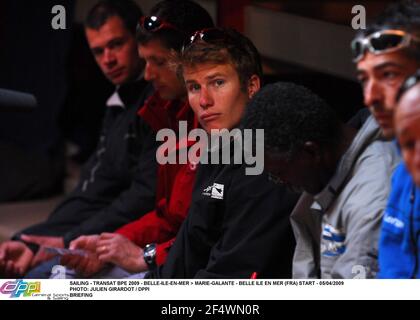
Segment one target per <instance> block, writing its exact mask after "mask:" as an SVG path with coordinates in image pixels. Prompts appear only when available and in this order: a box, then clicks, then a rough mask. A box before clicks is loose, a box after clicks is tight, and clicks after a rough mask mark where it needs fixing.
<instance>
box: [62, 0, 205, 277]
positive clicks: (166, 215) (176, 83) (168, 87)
mask: <svg viewBox="0 0 420 320" xmlns="http://www.w3.org/2000/svg"><path fill="white" fill-rule="evenodd" d="M151 14H152V16H150V17H144V18H142V19H141V22H140V24H139V27H138V28H137V40H138V49H139V54H140V56H141V57H142V58H143V59H145V61H146V68H145V79H146V80H148V81H151V82H152V83H153V85H154V86H155V90H156V93H155V95H158V96H159V97H163V98H165V99H167V104H166V105H165V106H161V107H160V106H159V104H155V105H152V104H150V103H149V104H147V105H146V106H145V107H143V108H142V110H141V111H140V115H141V116H142V117H143V118H145V119H146V120H147V121H148V122H149V123H150V124H151V126H152V128H153V129H154V130H155V131H158V130H160V129H164V128H174V129H178V123H179V121H182V120H184V121H187V123H188V131H189V130H191V129H193V128H195V127H197V125H198V123H197V121H196V118H195V116H194V112H193V111H192V109H191V108H190V106H189V104H188V101H187V92H186V89H185V83H184V82H183V80H182V79H181V78H179V77H178V76H177V72H176V71H177V70H176V66H175V65H174V63H175V61H173V55H174V53H179V51H181V48H182V45H183V44H184V42H185V41H186V38H187V37H188V36H189V35H190V34H191V33H193V31H195V30H197V29H202V28H210V27H212V26H213V22H212V19H211V17H210V15H209V14H208V12H207V11H206V10H204V9H203V8H202V7H201V6H199V5H198V4H196V3H195V2H192V1H185V0H183V1H182V5H180V2H179V1H161V2H159V3H157V4H156V5H155V6H154V7H153V8H152V9H151ZM178 105H181V106H182V107H181V108H179V109H178V111H177V113H176V117H174V115H173V113H174V112H173V111H176V110H177V109H176V108H175V107H176V106H178ZM166 110H168V111H166ZM168 119H169V120H170V121H169V123H167V122H168ZM178 138H179V140H178V145H177V148H176V150H169V152H172V153H180V152H184V151H185V150H183V149H182V143H181V142H180V139H184V138H185V139H186V138H187V137H178ZM194 142H195V141H192V142H190V141H188V142H187V147H189V146H191V144H193V143H194ZM163 147H164V145H162V148H159V150H158V154H157V157H158V158H159V156H160V155H161V154H160V153H161V152H163V153H164V152H165V148H163ZM168 156H169V155H168ZM196 168H197V166H196V165H195V164H193V163H186V164H182V163H177V164H170V163H166V164H160V166H159V172H158V182H157V199H158V201H157V204H156V207H155V209H154V210H152V211H150V212H149V213H147V214H145V215H144V216H142V217H141V218H140V219H139V220H137V221H135V222H132V223H130V224H127V225H125V226H123V227H122V228H120V229H118V230H117V231H116V232H115V233H113V234H112V233H104V234H101V235H92V236H82V237H80V238H78V239H76V240H74V241H73V242H72V243H71V244H70V248H74V249H85V250H87V251H88V252H89V253H91V254H90V255H89V256H88V257H80V256H72V255H67V256H64V257H63V259H62V260H61V263H62V264H64V265H65V266H66V267H68V268H69V269H74V270H75V271H76V274H74V272H72V271H67V277H78V276H84V277H87V276H93V277H96V278H122V277H126V276H129V275H130V274H132V273H140V272H143V271H147V270H148V269H149V268H153V267H155V266H156V265H161V264H162V263H163V262H164V260H165V257H166V254H167V250H168V248H169V247H170V245H171V244H172V242H173V240H172V239H173V238H174V237H175V236H176V234H177V232H178V229H179V228H180V226H181V224H182V222H183V221H184V219H185V217H186V215H187V213H188V208H189V205H190V201H191V195H192V188H193V184H194V179H195V172H196ZM148 244H149V246H147V248H148V249H147V251H146V252H145V253H143V248H145V247H146V245H148ZM151 252H153V253H154V254H153V257H151V256H150V253H151ZM145 256H147V257H148V258H149V259H147V258H146V259H144V257H145ZM147 262H148V263H147ZM109 263H111V264H112V266H111V267H109V266H108V264H109Z"/></svg>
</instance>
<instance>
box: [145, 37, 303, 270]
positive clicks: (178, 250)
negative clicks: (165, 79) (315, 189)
mask: <svg viewBox="0 0 420 320" xmlns="http://www.w3.org/2000/svg"><path fill="white" fill-rule="evenodd" d="M180 74H182V75H183V78H184V80H185V83H186V86H187V92H188V100H189V103H190V105H191V108H192V109H193V110H194V113H195V114H196V116H197V117H198V120H199V122H200V124H201V126H202V128H203V129H204V130H205V131H206V133H203V134H204V135H207V136H208V138H211V140H213V139H215V140H216V141H218V139H217V138H216V137H219V136H218V135H217V134H218V133H217V132H218V131H219V130H222V129H227V130H230V133H233V132H234V129H236V130H237V131H236V132H238V131H239V132H240V130H239V125H240V120H241V118H242V116H243V114H244V112H245V109H246V105H247V103H248V102H249V100H250V99H251V98H252V96H253V95H254V94H255V93H256V92H257V91H258V90H259V89H260V86H261V75H262V72H261V64H260V57H259V54H258V52H257V50H256V48H255V47H254V45H253V44H252V42H251V41H250V40H249V39H248V38H246V37H245V36H243V35H242V34H240V33H239V32H236V31H234V30H230V29H205V30H202V31H198V32H196V33H195V35H194V36H193V37H192V38H191V41H190V43H189V44H186V46H185V47H184V49H183V51H182V55H181V70H180ZM214 130H215V131H216V132H214ZM227 130H226V131H227ZM237 141H238V140H237V138H236V136H232V137H231V139H227V141H226V143H225V144H223V143H222V144H220V145H217V144H216V145H213V144H211V146H208V147H207V148H208V149H205V151H204V152H203V153H202V154H200V155H201V156H202V158H201V161H200V164H199V165H198V171H197V174H196V181H195V185H194V190H193V194H192V200H191V205H190V210H189V212H188V215H187V218H186V220H185V221H184V223H183V225H182V227H181V229H180V231H179V232H178V235H177V237H176V240H175V242H174V244H173V246H172V247H171V248H170V250H169V254H168V257H167V259H166V261H165V263H164V264H163V266H160V267H159V268H157V269H156V270H154V271H152V272H149V273H148V274H147V277H149V278H150V277H158V278H250V277H252V276H254V277H255V276H257V277H260V278H265V277H268V278H278V277H285V278H287V277H290V275H291V257H292V252H293V248H294V239H293V235H292V233H291V228H290V223H289V214H290V212H291V210H292V208H293V206H294V204H295V201H296V199H297V197H296V196H295V195H292V194H290V193H288V192H286V190H285V188H284V187H281V186H276V185H275V184H274V183H272V182H270V181H269V180H268V176H267V174H266V173H265V172H262V166H263V164H261V172H259V174H254V175H251V174H249V175H248V174H247V173H248V170H247V169H250V168H249V166H248V165H247V164H246V163H244V161H236V160H237V159H236V155H235V154H236V151H234V152H232V153H225V152H226V151H227V150H228V151H229V152H230V151H231V150H232V148H233V150H234V149H235V148H236V147H237V144H236V142H237ZM239 150H240V151H243V150H242V148H239ZM226 154H227V157H226V158H227V159H225V160H227V161H223V162H222V161H220V162H222V163H219V161H214V162H212V161H211V159H214V158H216V157H223V156H224V155H226ZM213 156H216V157H214V158H213ZM203 157H204V159H205V158H207V159H208V160H209V163H207V164H206V163H205V161H203ZM219 159H221V158H219ZM242 160H244V159H242ZM256 166H258V165H257V164H256ZM253 169H255V168H253Z"/></svg>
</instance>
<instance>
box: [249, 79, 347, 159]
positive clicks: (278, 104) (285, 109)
mask: <svg viewBox="0 0 420 320" xmlns="http://www.w3.org/2000/svg"><path fill="white" fill-rule="evenodd" d="M241 127H242V128H243V129H264V147H265V149H266V151H268V152H277V153H280V154H283V155H284V156H285V157H286V158H288V159H290V158H291V157H292V156H293V155H294V154H295V153H296V152H297V151H299V150H300V149H301V148H302V146H303V145H304V144H305V142H307V141H313V142H317V143H319V144H320V146H321V147H327V148H335V147H336V146H338V145H339V142H340V141H341V140H342V137H343V133H342V125H341V122H340V120H339V119H338V117H337V115H336V114H335V112H334V111H333V109H332V108H330V107H329V106H328V105H327V103H326V102H325V101H324V100H322V99H321V98H320V97H319V96H317V95H316V94H314V93H313V92H312V91H310V90H309V89H307V88H305V87H303V86H300V85H296V84H293V83H288V82H276V83H274V84H269V85H267V86H265V87H264V88H262V89H261V90H260V91H259V92H258V93H257V94H256V95H255V96H254V98H253V99H252V100H251V102H250V103H249V105H248V107H247V110H246V113H245V115H244V118H243V119H242V124H241Z"/></svg>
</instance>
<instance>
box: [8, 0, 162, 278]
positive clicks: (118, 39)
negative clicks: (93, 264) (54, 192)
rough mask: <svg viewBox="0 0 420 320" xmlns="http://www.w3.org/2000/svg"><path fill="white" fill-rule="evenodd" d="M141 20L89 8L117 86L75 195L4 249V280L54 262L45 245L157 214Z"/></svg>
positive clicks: (100, 57) (115, 8)
mask: <svg viewBox="0 0 420 320" xmlns="http://www.w3.org/2000/svg"><path fill="white" fill-rule="evenodd" d="M141 14H142V12H141V10H140V8H139V7H138V6H137V5H136V4H135V3H134V2H132V1H130V0H124V1H119V0H103V1H100V2H99V3H97V4H96V5H95V6H94V7H93V8H92V9H91V10H90V12H89V14H88V16H87V19H86V22H85V30H86V37H87V40H88V43H89V46H90V48H91V51H92V53H93V55H94V57H95V59H96V62H97V64H98V66H99V67H100V68H101V70H102V72H103V73H104V75H105V76H106V77H107V78H108V79H109V81H111V82H112V83H113V84H114V85H115V86H116V92H115V93H114V94H113V95H112V96H111V97H110V99H109V100H108V102H107V106H108V108H107V113H106V115H105V119H104V122H103V127H102V134H101V137H100V142H99V145H98V147H97V149H96V151H95V152H94V154H93V155H92V156H91V158H90V159H89V160H88V162H87V164H86V165H85V166H84V168H83V170H82V174H81V178H80V181H79V184H78V186H77V187H76V189H75V190H74V191H73V192H72V193H71V194H70V195H69V196H68V197H67V198H66V199H65V200H64V201H63V202H62V203H61V204H60V205H59V206H58V207H57V208H56V210H55V211H54V212H53V213H52V214H51V216H50V217H49V218H48V220H47V221H46V222H44V223H41V224H38V225H35V226H31V227H29V228H27V229H26V230H23V231H22V232H20V233H19V234H17V235H15V236H14V237H13V240H14V241H7V242H5V243H3V244H2V245H1V246H0V275H4V276H7V277H13V276H22V275H23V274H25V273H26V271H27V270H28V268H30V267H34V266H35V265H37V264H39V263H40V262H42V261H44V260H47V259H48V258H50V256H48V255H46V254H45V252H44V251H43V250H42V247H41V250H39V246H52V247H60V248H62V247H64V246H67V245H68V244H69V242H70V241H72V240H73V239H75V238H77V237H78V236H80V235H83V234H92V233H98V232H103V231H107V230H108V231H113V230H115V229H116V228H118V227H119V226H121V225H124V224H126V223H128V222H129V221H132V220H134V219H136V218H138V216H139V215H141V214H144V213H146V212H148V211H150V210H151V209H152V208H153V206H154V201H155V188H156V186H155V184H156V172H157V166H156V161H155V152H156V148H157V146H158V145H157V143H156V139H155V134H154V133H153V131H152V130H151V129H150V126H149V124H148V123H147V122H146V121H144V120H143V118H140V117H138V115H137V110H138V108H139V107H140V106H142V105H143V102H144V100H145V99H146V97H147V94H148V91H150V90H147V89H146V82H145V81H144V79H143V77H142V71H143V66H144V63H143V61H142V60H141V59H140V58H139V57H138V54H137V43H136V39H135V31H136V26H137V23H138V20H139V18H140V16H141ZM32 244H36V245H38V246H32ZM31 249H32V250H31ZM47 269H48V268H47ZM49 270H51V268H49ZM34 277H38V275H34Z"/></svg>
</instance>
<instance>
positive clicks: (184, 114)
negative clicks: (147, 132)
mask: <svg viewBox="0 0 420 320" xmlns="http://www.w3.org/2000/svg"><path fill="white" fill-rule="evenodd" d="M139 116H141V117H143V118H144V119H145V120H146V121H147V122H148V123H149V125H150V126H151V127H152V128H153V129H154V130H155V131H156V132H157V131H158V130H160V129H162V128H170V129H173V130H175V131H176V132H177V130H178V122H179V121H181V120H185V121H187V122H188V131H190V130H191V129H193V128H196V127H197V126H198V122H197V120H196V118H195V116H194V113H193V111H192V110H191V108H190V106H189V105H188V103H181V104H180V103H179V102H177V101H165V100H162V99H160V98H159V97H158V96H157V95H156V94H155V95H153V96H151V97H150V98H149V99H148V100H147V101H146V103H145V106H144V107H143V108H141V109H140V111H139ZM185 138H186V137H185ZM194 143H195V141H187V143H186V145H187V148H188V147H190V146H191V145H193V144H194ZM180 145H182V144H180V143H179V141H178V144H177V146H176V150H172V151H170V152H178V151H180ZM196 167H197V166H196V165H194V164H190V163H187V164H165V165H159V168H158V181H157V191H156V201H157V203H156V207H155V209H154V210H153V211H150V212H148V213H147V214H145V215H144V216H142V217H141V218H140V219H138V220H136V221H134V222H131V223H129V224H127V225H125V226H123V227H121V228H120V229H118V230H117V231H116V233H119V234H121V235H123V236H125V237H127V238H128V239H130V240H131V241H133V242H134V243H135V244H136V245H138V246H140V247H142V248H144V247H145V246H146V244H148V243H157V244H158V246H157V254H156V262H157V264H158V265H161V264H163V263H164V261H165V259H166V255H167V252H168V249H169V247H170V246H171V245H172V243H173V241H174V240H175V236H176V234H177V232H178V230H179V228H180V227H181V224H182V222H183V221H184V219H185V218H186V216H187V213H188V209H189V206H190V202H191V195H192V189H193V185H194V180H195V172H196Z"/></svg>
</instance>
